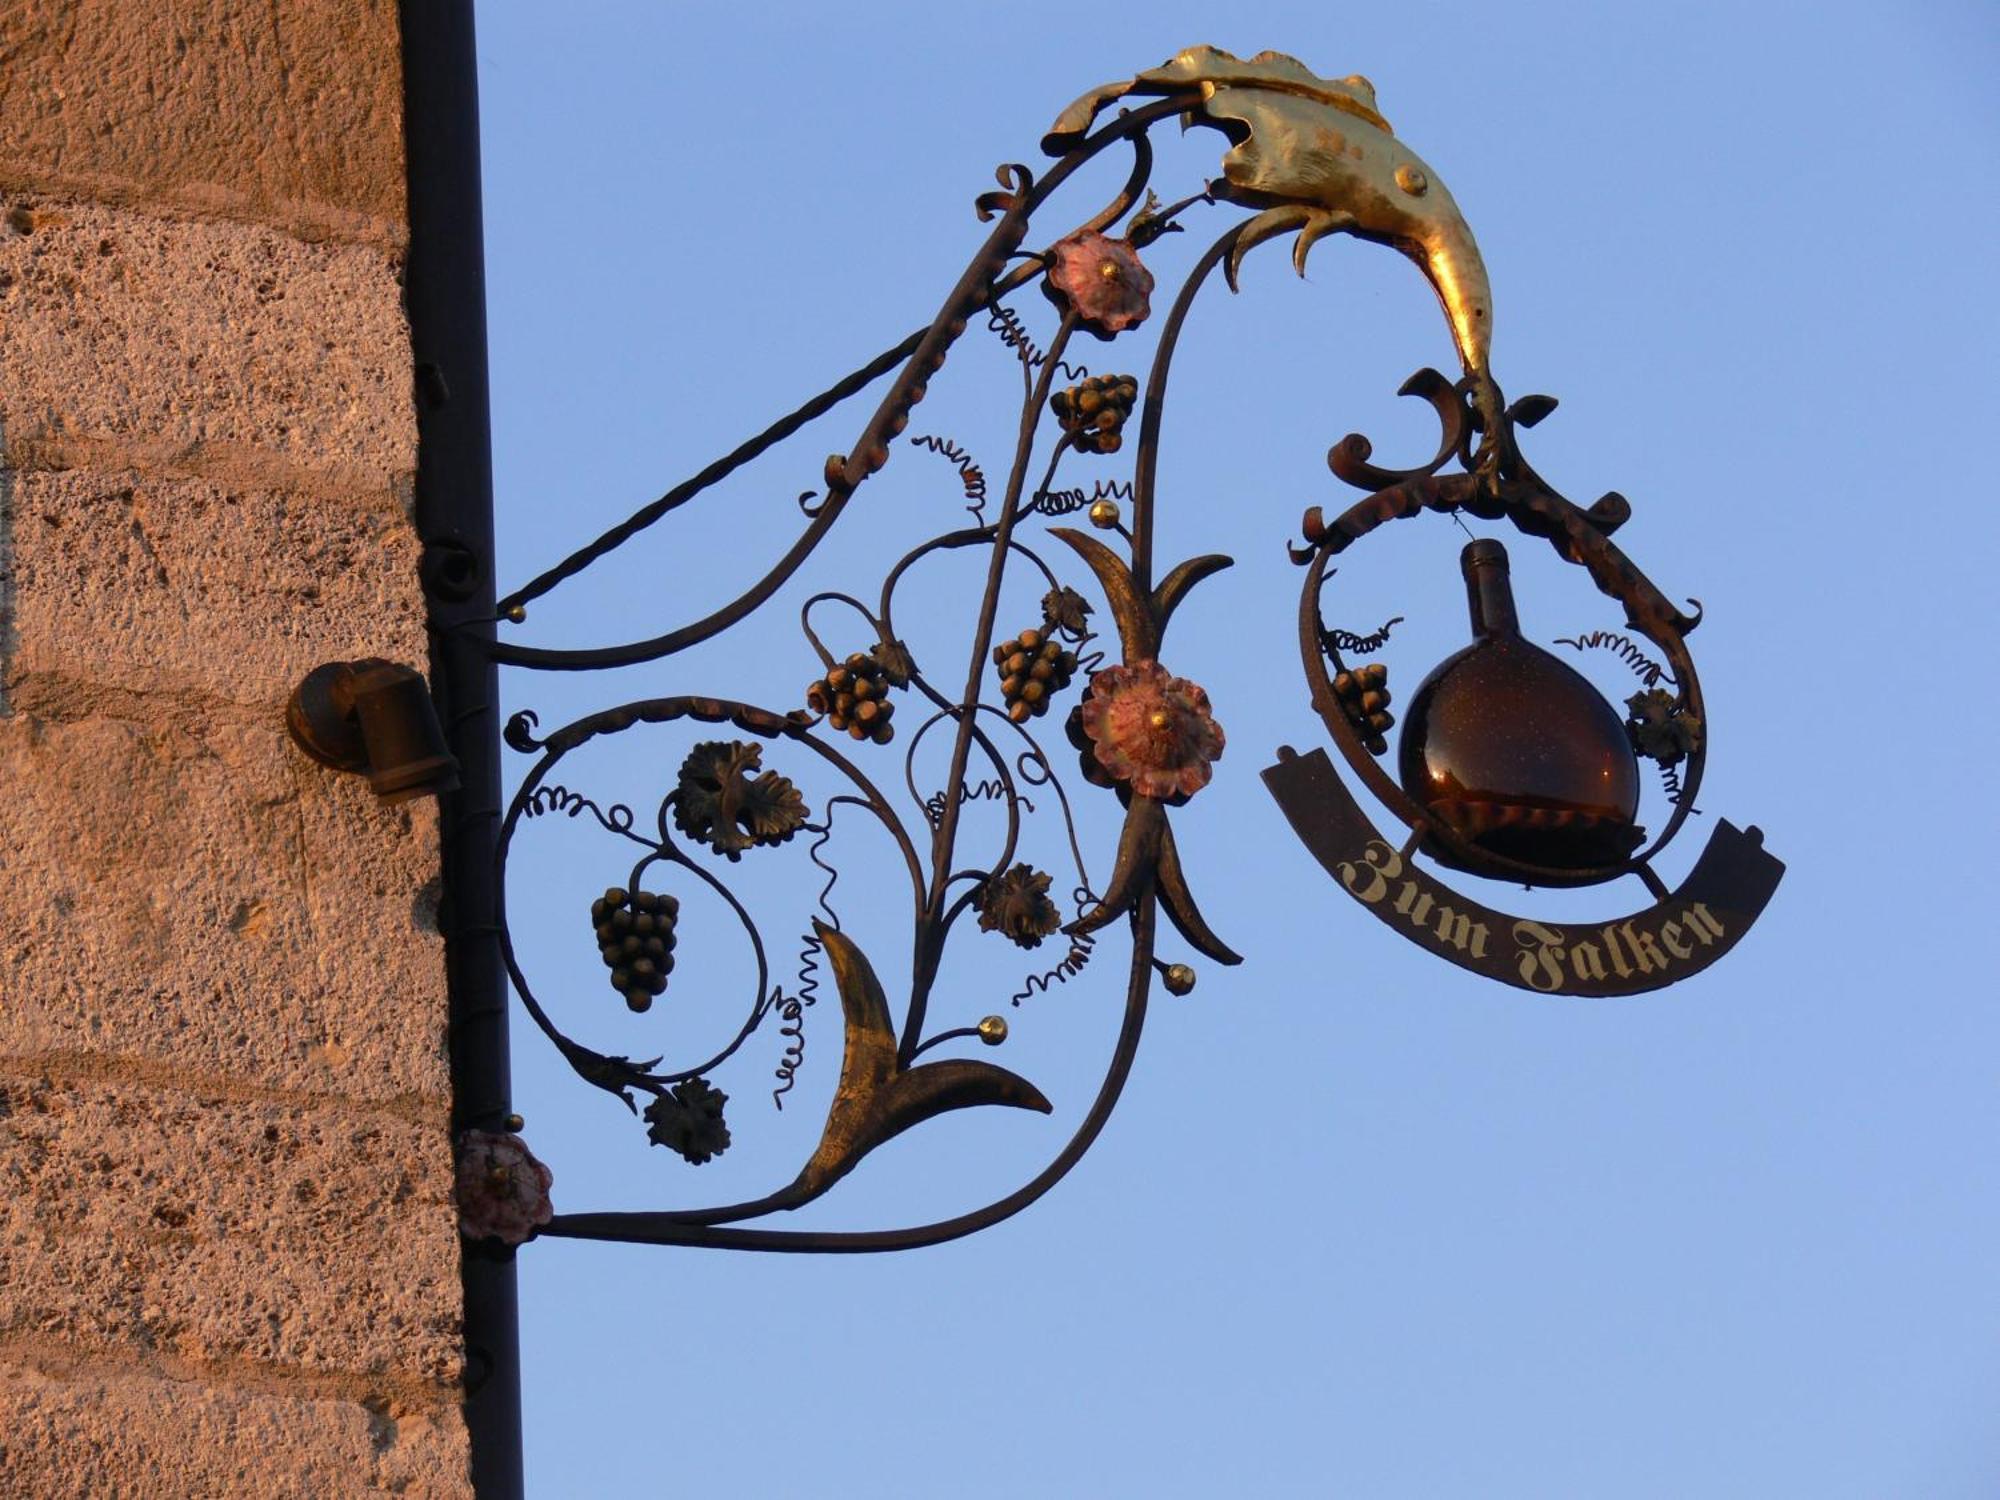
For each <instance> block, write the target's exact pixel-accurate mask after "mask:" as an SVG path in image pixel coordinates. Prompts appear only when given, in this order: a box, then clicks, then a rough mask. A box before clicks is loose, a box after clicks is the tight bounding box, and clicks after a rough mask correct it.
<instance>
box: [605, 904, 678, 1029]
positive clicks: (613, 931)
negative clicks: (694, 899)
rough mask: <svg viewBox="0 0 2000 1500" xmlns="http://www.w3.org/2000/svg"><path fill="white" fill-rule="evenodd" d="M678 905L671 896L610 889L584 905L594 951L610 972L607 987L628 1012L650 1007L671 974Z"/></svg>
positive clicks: (672, 970)
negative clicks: (593, 937)
mask: <svg viewBox="0 0 2000 1500" xmlns="http://www.w3.org/2000/svg"><path fill="white" fill-rule="evenodd" d="M680 912H681V904H680V902H679V901H678V900H676V899H675V898H674V897H672V896H665V895H655V894H654V893H653V892H651V891H629V892H628V891H627V890H625V888H624V887H623V886H616V885H614V886H612V887H611V889H610V890H608V891H606V892H605V893H604V894H603V895H602V896H600V897H598V898H597V899H596V900H595V901H593V902H591V903H590V920H591V922H592V923H593V924H594V925H595V926H596V928H597V951H598V952H599V953H600V954H601V955H603V958H604V966H605V967H606V968H607V969H609V970H610V971H611V987H612V988H613V989H614V990H616V991H618V993H619V994H621V995H623V996H624V997H625V1003H626V1005H628V1006H630V1007H631V1008H632V1009H633V1010H637V1011H643V1010H650V1009H652V1005H653V997H654V996H655V995H657V994H659V993H660V992H661V991H662V990H664V989H665V988H666V987H667V976H668V975H669V974H671V973H673V972H674V923H675V922H676V921H677V920H678V919H679V917H680Z"/></svg>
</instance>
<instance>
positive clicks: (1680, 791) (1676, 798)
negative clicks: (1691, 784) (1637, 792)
mask: <svg viewBox="0 0 2000 1500" xmlns="http://www.w3.org/2000/svg"><path fill="white" fill-rule="evenodd" d="M1654 764H1655V765H1659V766H1660V786H1661V787H1662V788H1663V789H1664V790H1665V792H1666V794H1667V801H1669V802H1671V803H1672V804H1673V805H1674V806H1675V807H1679V806H1680V805H1681V802H1682V801H1683V799H1685V797H1686V796H1687V791H1686V789H1685V788H1684V787H1683V786H1682V785H1681V771H1680V767H1679V766H1668V765H1660V763H1659V762H1658V761H1655V762H1654ZM1688 811H1689V812H1691V813H1699V812H1700V811H1701V809H1700V808H1698V807H1690V808H1689V809H1688Z"/></svg>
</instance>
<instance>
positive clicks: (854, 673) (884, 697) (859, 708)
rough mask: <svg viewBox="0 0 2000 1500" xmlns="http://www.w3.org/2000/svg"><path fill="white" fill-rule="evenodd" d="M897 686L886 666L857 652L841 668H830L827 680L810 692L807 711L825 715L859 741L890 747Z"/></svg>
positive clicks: (822, 679) (815, 684) (825, 677)
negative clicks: (892, 698) (891, 692)
mask: <svg viewBox="0 0 2000 1500" xmlns="http://www.w3.org/2000/svg"><path fill="white" fill-rule="evenodd" d="M891 686H893V684H892V683H891V682H890V680H889V674H888V673H887V672H886V671H885V670H884V669H883V666H882V663H881V662H879V661H877V660H876V659H875V658H874V657H872V656H870V655H869V654H868V653H867V652H865V651H857V652H855V653H854V654H853V655H852V656H850V657H848V658H847V661H846V662H845V663H844V664H843V665H841V666H838V667H829V668H828V669H827V674H826V676H824V677H822V678H820V679H819V680H818V681H817V682H814V683H812V684H810V685H809V686H808V687H807V688H806V707H808V708H810V709H811V710H812V711H813V712H814V713H816V714H824V715H825V716H826V721H827V723H829V724H831V725H832V726H833V727H834V728H835V729H845V730H846V731H847V732H848V733H849V734H851V735H853V736H854V738H855V739H857V740H873V741H874V742H875V743H876V744H878V745H886V744H888V743H889V741H890V740H892V739H894V738H895V737H896V731H895V730H894V729H893V728H892V727H891V726H890V724H889V720H890V719H891V718H893V717H894V716H895V712H896V705H895V704H893V703H891V702H890V701H889V689H890V687H891Z"/></svg>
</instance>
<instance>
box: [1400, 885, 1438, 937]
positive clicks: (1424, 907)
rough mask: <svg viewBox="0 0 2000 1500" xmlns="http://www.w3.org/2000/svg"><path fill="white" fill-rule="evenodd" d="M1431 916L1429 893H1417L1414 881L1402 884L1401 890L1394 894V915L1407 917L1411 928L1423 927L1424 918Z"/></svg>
mask: <svg viewBox="0 0 2000 1500" xmlns="http://www.w3.org/2000/svg"><path fill="white" fill-rule="evenodd" d="M1430 914H1431V897H1430V892H1428V891H1424V892H1421V893H1420V892H1419V891H1418V890H1417V883H1416V882H1415V881H1414V880H1406V881H1404V882H1403V888H1402V889H1401V890H1400V891H1398V892H1397V893H1396V915H1397V916H1399V917H1408V918H1409V919H1410V925H1411V926H1412V927H1421V926H1423V925H1424V918H1425V917H1427V916H1429V915H1430Z"/></svg>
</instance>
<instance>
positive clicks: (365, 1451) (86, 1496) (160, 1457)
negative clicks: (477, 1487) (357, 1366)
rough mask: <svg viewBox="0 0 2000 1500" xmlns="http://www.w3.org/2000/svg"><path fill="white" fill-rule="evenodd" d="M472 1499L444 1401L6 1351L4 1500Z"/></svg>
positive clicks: (459, 1438) (1, 1425)
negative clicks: (40, 1359) (195, 1377)
mask: <svg viewBox="0 0 2000 1500" xmlns="http://www.w3.org/2000/svg"><path fill="white" fill-rule="evenodd" d="M470 1493H471V1484H470V1480H469V1479H468V1477H467V1474H466V1456H465V1430H464V1426H463V1424H462V1423H461V1422H460V1421H459V1420H458V1418H457V1413H456V1412H455V1411H453V1410H451V1409H450V1408H448V1407H444V1408H439V1407H424V1406H412V1405H410V1404H409V1403H407V1402H404V1401H399V1400H396V1399H394V1398H391V1397H386V1396H368V1395H362V1396H360V1397H359V1398H357V1399H342V1398H340V1397H336V1396H314V1395H310V1394H301V1395H292V1394H289V1393H287V1392H286V1391H284V1390H283V1389H279V1390H272V1391H266V1390H244V1389H237V1388H231V1387H227V1386H221V1387H204V1386H203V1385H201V1384H198V1383H195V1382H193V1381H187V1380H169V1379H162V1378H159V1377H157V1376H153V1375H148V1374H146V1373H144V1372H143V1371H140V1370H133V1371H130V1372H123V1371H115V1372H105V1371H65V1370H60V1369H58V1370H54V1371H44V1370H41V1369H34V1368H21V1367H18V1366H11V1365H10V1364H9V1363H7V1362H6V1358H5V1351H4V1350H0V1497H5V1500H29V1497H33V1500H111V1497H130V1500H140V1497H144V1500H169V1497H187V1500H194V1497H201V1500H345V1497H348V1496H361V1495H382V1494H392V1495H403V1496H406V1497H411V1500H434V1497H435V1500H444V1497H460V1496H466V1495H469V1494H470Z"/></svg>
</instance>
